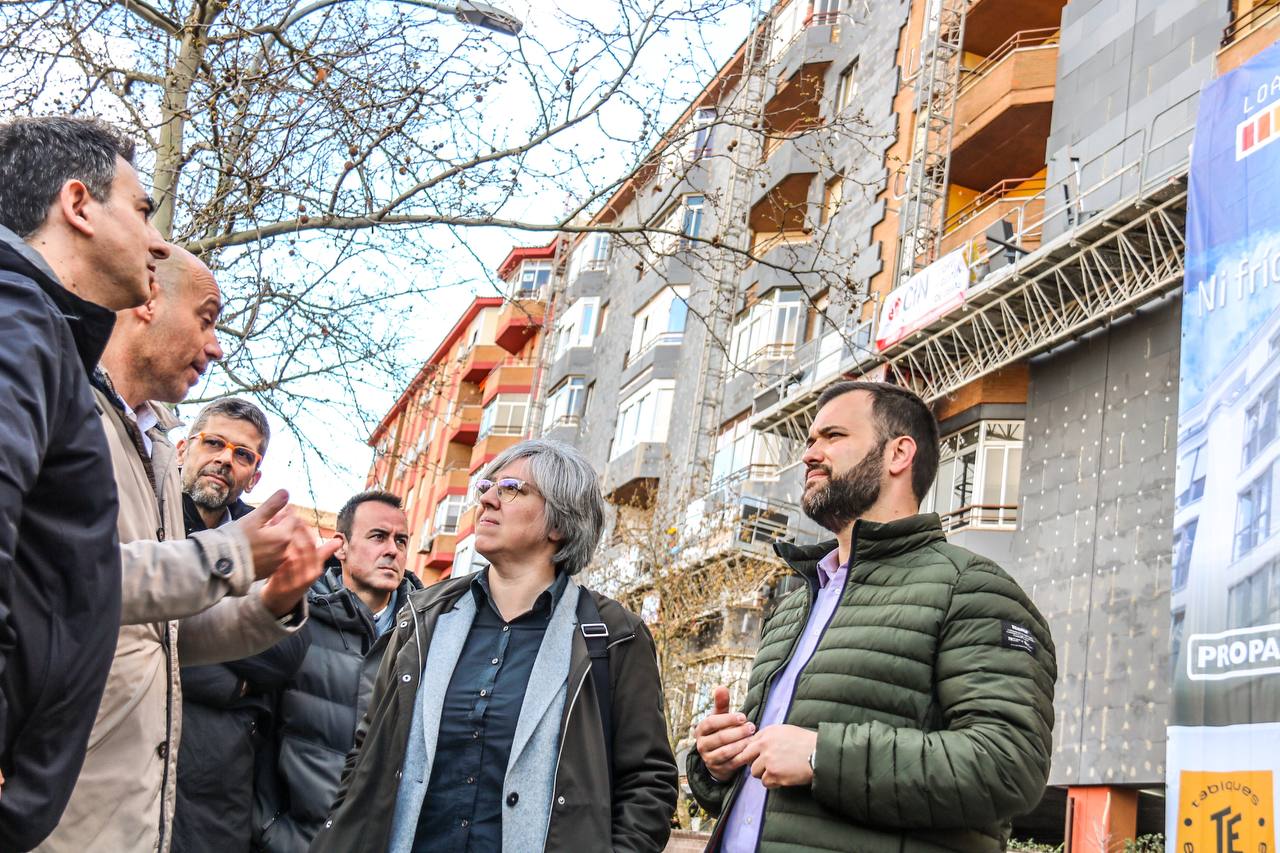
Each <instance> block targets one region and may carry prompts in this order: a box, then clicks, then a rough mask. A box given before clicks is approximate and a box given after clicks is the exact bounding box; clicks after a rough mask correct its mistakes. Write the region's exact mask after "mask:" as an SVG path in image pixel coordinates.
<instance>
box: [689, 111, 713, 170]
mask: <svg viewBox="0 0 1280 853" xmlns="http://www.w3.org/2000/svg"><path fill="white" fill-rule="evenodd" d="M715 123H716V108H715V107H699V108H698V109H697V111H696V112H694V114H693V149H692V154H693V157H694V159H697V158H699V157H701V156H703V155H704V154H710V153H711V134H712V131H713V130H714V129H715Z"/></svg>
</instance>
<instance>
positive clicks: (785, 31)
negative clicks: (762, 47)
mask: <svg viewBox="0 0 1280 853" xmlns="http://www.w3.org/2000/svg"><path fill="white" fill-rule="evenodd" d="M808 13H809V3H808V0H791V2H790V3H788V4H787V5H786V6H785V7H783V8H782V9H781V10H780V11H779V12H777V14H775V15H774V18H773V43H772V44H771V45H770V48H769V59H770V60H773V59H777V58H778V55H779V54H781V53H782V51H784V50H786V49H787V47H788V46H789V45H790V44H791V41H792V40H793V39H794V38H795V37H796V36H797V35H799V34H800V31H801V29H803V28H804V19H805V16H806V15H808Z"/></svg>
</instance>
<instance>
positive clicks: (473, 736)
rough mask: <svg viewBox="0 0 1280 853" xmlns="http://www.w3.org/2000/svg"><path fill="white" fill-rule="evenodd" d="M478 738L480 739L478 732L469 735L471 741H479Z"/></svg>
mask: <svg viewBox="0 0 1280 853" xmlns="http://www.w3.org/2000/svg"><path fill="white" fill-rule="evenodd" d="M479 737H480V733H479V732H472V733H471V739H472V740H478V739H479Z"/></svg>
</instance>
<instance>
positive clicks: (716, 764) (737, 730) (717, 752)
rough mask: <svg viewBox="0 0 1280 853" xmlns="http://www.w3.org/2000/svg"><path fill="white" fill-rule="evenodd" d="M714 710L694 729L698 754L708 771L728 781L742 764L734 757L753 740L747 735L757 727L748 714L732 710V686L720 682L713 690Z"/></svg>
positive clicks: (716, 778)
mask: <svg viewBox="0 0 1280 853" xmlns="http://www.w3.org/2000/svg"><path fill="white" fill-rule="evenodd" d="M712 701H713V703H714V706H715V707H714V709H713V711H712V713H711V714H710V715H709V716H707V717H705V718H704V719H703V720H702V722H700V723H698V727H697V728H696V729H694V732H693V733H694V735H695V737H696V739H697V740H696V743H697V747H698V755H700V756H702V761H703V763H704V764H706V765H707V772H708V773H710V774H711V778H712V779H715V780H716V781H718V782H728V781H729V780H730V779H732V778H733V772H734V771H735V770H737V769H738V768H739V767H741V766H742V764H740V763H734V762H733V759H734V758H736V757H737V756H738V753H740V752H742V750H743V748H744V747H745V746H746V745H747V744H748V743H749V742H750V741H749V740H748V738H750V737H751V735H752V733H754V732H755V730H756V727H755V725H754V724H752V723H748V722H747V717H746V715H745V714H737V713H735V714H730V713H729V688H727V687H725V686H723V685H720V686H718V687H716V689H715V691H714V692H713V693H712Z"/></svg>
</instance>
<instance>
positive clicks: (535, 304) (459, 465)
mask: <svg viewBox="0 0 1280 853" xmlns="http://www.w3.org/2000/svg"><path fill="white" fill-rule="evenodd" d="M555 253H556V242H555V241H554V240H553V241H552V242H551V243H550V244H548V245H546V246H538V247H518V248H514V249H512V250H511V251H510V252H509V253H508V254H507V257H506V258H505V259H504V260H503V262H502V264H501V265H500V266H499V268H498V277H499V278H500V279H501V280H502V282H503V283H504V286H505V292H504V293H503V295H502V296H486V297H477V298H476V299H474V300H472V302H471V304H470V305H469V306H468V307H467V309H466V310H465V311H464V312H463V313H462V316H460V317H459V318H458V319H457V321H455V322H454V324H453V326H452V328H451V329H450V330H449V332H448V334H446V335H445V337H444V340H442V341H441V342H440V344H439V345H438V346H437V347H436V349H435V351H434V352H433V353H432V354H431V356H430V358H428V359H427V360H426V362H425V363H424V364H423V366H422V368H421V370H419V371H418V373H417V375H416V376H415V377H414V379H413V381H412V382H410V383H409V386H408V388H406V389H405V391H404V393H402V394H401V395H400V398H399V399H398V400H396V403H395V405H394V406H392V407H391V409H390V410H389V411H388V412H387V414H386V415H385V416H384V417H383V418H382V421H381V422H380V423H379V424H378V427H377V428H376V429H375V430H374V431H373V434H372V435H371V436H370V437H369V444H370V446H372V447H373V448H374V460H373V465H372V467H371V469H370V471H369V476H368V485H369V486H370V487H375V486H376V487H379V488H383V489H386V490H387V491H390V492H392V493H394V494H396V495H398V496H400V498H401V500H402V501H403V502H404V507H405V514H406V515H407V516H408V519H409V528H410V531H411V533H412V538H411V540H410V544H409V549H410V554H409V569H410V570H411V571H413V572H414V573H415V574H417V575H418V577H420V578H421V579H422V581H423V583H434V582H435V581H437V580H440V579H442V578H446V577H450V576H452V575H455V574H467V573H469V572H472V571H475V570H476V569H477V568H478V567H479V566H481V565H483V561H482V560H481V558H480V557H478V556H477V555H476V553H475V545H474V542H475V502H474V500H472V499H471V494H472V491H473V489H472V485H473V483H474V481H475V480H476V478H477V477H478V475H479V471H480V469H481V468H482V467H483V466H484V465H485V464H486V463H487V462H490V461H492V460H493V459H494V458H495V457H497V455H498V454H499V453H501V452H502V451H504V450H506V449H507V448H509V447H511V446H512V445H514V444H516V443H518V442H519V441H521V440H522V439H524V438H526V437H527V436H528V435H529V432H530V421H529V418H530V409H531V397H532V393H533V389H534V387H535V383H536V376H537V373H538V371H539V367H538V364H539V362H538V354H539V348H540V347H541V345H542V320H543V314H544V311H545V308H546V299H547V295H548V288H549V284H550V281H551V271H552V267H553V263H554V259H555Z"/></svg>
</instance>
